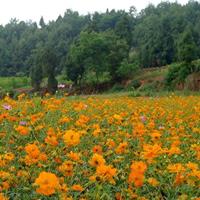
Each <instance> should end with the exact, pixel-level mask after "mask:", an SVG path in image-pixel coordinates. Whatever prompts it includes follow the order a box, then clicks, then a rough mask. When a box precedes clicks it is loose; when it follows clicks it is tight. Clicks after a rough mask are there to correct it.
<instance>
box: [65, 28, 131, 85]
mask: <svg viewBox="0 0 200 200" xmlns="http://www.w3.org/2000/svg"><path fill="white" fill-rule="evenodd" d="M127 50H128V46H127V44H126V42H125V41H124V40H122V39H120V38H119V37H118V36H117V35H115V33H114V32H112V31H106V32H101V33H97V32H82V33H81V34H80V37H79V39H78V40H77V41H75V42H74V43H73V45H72V46H71V48H70V51H69V55H68V59H67V64H66V66H67V70H66V71H67V76H68V77H69V79H71V80H72V81H74V82H75V83H76V84H77V83H80V82H81V80H82V79H83V77H84V76H87V74H88V73H89V74H90V73H94V76H95V77H96V80H97V82H98V81H99V77H101V76H102V74H103V73H105V72H108V73H109V74H110V76H111V78H112V79H116V78H117V77H120V76H121V75H120V74H119V73H118V71H117V70H118V68H119V67H120V64H121V62H122V60H123V59H124V58H127V56H128V51H127Z"/></svg>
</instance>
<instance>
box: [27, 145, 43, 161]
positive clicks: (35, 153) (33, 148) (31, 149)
mask: <svg viewBox="0 0 200 200" xmlns="http://www.w3.org/2000/svg"><path fill="white" fill-rule="evenodd" d="M25 151H26V153H27V154H28V155H29V156H30V157H31V158H38V157H39V154H40V150H39V149H38V147H37V145H35V144H28V145H26V147H25Z"/></svg>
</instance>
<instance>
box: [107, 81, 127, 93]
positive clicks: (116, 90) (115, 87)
mask: <svg viewBox="0 0 200 200" xmlns="http://www.w3.org/2000/svg"><path fill="white" fill-rule="evenodd" d="M122 90H124V87H123V86H122V85H120V84H118V83H116V84H115V85H114V86H113V87H112V88H111V90H110V92H119V91H122Z"/></svg>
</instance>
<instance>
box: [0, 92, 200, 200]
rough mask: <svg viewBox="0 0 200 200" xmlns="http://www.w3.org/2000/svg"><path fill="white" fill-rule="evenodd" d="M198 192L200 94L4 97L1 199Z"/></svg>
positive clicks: (0, 110) (0, 108)
mask: <svg viewBox="0 0 200 200" xmlns="http://www.w3.org/2000/svg"><path fill="white" fill-rule="evenodd" d="M199 198H200V97H197V96H189V97H178V96H169V97H160V98H144V97H141V98H132V97H126V96H123V97H118V98H116V97H115V96H92V97H79V98H71V97H63V98H56V97H51V96H46V97H44V98H38V97H35V98H32V99H29V98H28V97H26V96H25V95H23V96H22V95H21V96H20V97H19V98H18V99H17V100H12V99H9V98H8V97H6V98H5V99H3V100H1V101H0V200H4V199H16V200H18V199H19V200H24V199H25V200H26V199H27V200H29V199H63V200H65V199H85V200H86V199H88V200H89V199H91V200H93V199H116V200H123V199H124V200H126V199H163V200H164V199H169V200H171V199H180V200H181V199H193V200H198V199H199Z"/></svg>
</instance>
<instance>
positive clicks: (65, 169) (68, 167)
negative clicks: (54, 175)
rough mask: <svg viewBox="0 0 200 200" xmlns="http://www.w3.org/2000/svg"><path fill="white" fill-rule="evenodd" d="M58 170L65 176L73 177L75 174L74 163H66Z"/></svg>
mask: <svg viewBox="0 0 200 200" xmlns="http://www.w3.org/2000/svg"><path fill="white" fill-rule="evenodd" d="M58 170H59V171H60V172H62V173H63V175H64V176H72V174H73V163H72V161H65V162H64V163H63V164H62V165H60V166H59V167H58Z"/></svg>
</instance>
